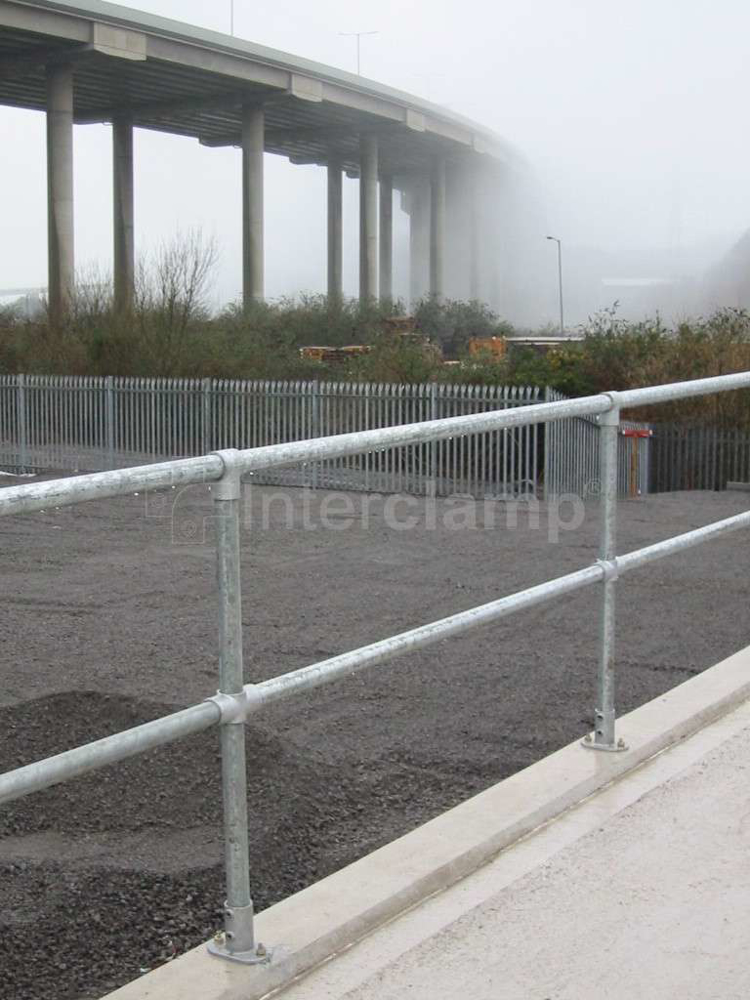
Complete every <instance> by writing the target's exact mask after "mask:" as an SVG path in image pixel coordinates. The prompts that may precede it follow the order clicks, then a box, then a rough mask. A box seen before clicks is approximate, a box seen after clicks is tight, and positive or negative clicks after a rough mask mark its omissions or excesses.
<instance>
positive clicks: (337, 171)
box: [328, 158, 344, 305]
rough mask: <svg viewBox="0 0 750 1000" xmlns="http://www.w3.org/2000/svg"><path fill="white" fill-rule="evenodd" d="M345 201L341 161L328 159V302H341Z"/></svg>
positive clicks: (331, 303)
mask: <svg viewBox="0 0 750 1000" xmlns="http://www.w3.org/2000/svg"><path fill="white" fill-rule="evenodd" d="M343 246H344V239H343V201H342V174H341V163H340V162H339V161H338V160H335V159H333V158H331V159H330V160H329V161H328V303H329V305H333V304H334V303H338V302H341V300H342V298H343V294H344V278H343Z"/></svg>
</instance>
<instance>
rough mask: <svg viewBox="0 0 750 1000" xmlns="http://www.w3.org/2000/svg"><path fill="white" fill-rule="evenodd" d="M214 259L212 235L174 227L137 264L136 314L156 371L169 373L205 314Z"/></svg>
mask: <svg viewBox="0 0 750 1000" xmlns="http://www.w3.org/2000/svg"><path fill="white" fill-rule="evenodd" d="M218 259H219V253H218V247H217V244H216V240H215V239H214V238H209V239H206V238H205V237H204V235H203V233H202V232H201V231H200V230H188V231H187V232H184V233H178V234H177V236H175V237H174V239H172V240H171V241H170V242H168V243H162V244H161V246H160V247H159V249H158V250H157V251H156V253H154V254H153V255H151V256H150V257H145V258H141V259H140V260H139V261H138V264H137V267H136V287H135V318H136V321H137V322H138V323H139V324H140V329H141V333H142V336H143V339H144V341H145V344H144V346H146V347H147V348H148V349H149V353H151V356H152V360H153V367H154V374H155V375H170V374H172V372H173V371H174V370H175V369H176V368H177V367H178V366H179V363H180V361H181V360H182V358H183V354H184V351H185V347H186V345H187V343H188V340H189V334H190V332H191V329H192V328H193V327H194V325H195V323H196V322H197V321H199V320H200V319H202V318H206V317H207V316H208V305H207V294H208V291H209V287H210V279H211V275H212V272H213V270H214V268H215V267H216V264H217V262H218Z"/></svg>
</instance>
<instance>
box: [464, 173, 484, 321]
mask: <svg viewBox="0 0 750 1000" xmlns="http://www.w3.org/2000/svg"><path fill="white" fill-rule="evenodd" d="M467 183H468V185H469V297H470V298H471V299H472V300H474V301H476V302H478V301H479V300H480V299H481V298H482V283H481V253H482V236H481V211H480V204H479V178H478V177H477V175H476V171H474V170H471V171H467Z"/></svg>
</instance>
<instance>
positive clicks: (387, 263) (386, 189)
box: [380, 174, 393, 302]
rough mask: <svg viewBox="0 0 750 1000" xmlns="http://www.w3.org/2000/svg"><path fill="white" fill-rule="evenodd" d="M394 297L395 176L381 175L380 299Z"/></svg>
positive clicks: (382, 300) (386, 300) (389, 299)
mask: <svg viewBox="0 0 750 1000" xmlns="http://www.w3.org/2000/svg"><path fill="white" fill-rule="evenodd" d="M392 299H393V177H392V176H391V175H390V174H381V175H380V301H381V302H390V301H391V300H392Z"/></svg>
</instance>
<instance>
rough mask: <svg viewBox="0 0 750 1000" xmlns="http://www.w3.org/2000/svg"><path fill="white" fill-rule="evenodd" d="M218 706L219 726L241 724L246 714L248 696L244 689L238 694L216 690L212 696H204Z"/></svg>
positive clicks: (243, 722)
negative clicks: (219, 714)
mask: <svg viewBox="0 0 750 1000" xmlns="http://www.w3.org/2000/svg"><path fill="white" fill-rule="evenodd" d="M206 701H212V702H213V703H214V705H216V706H218V709H219V711H220V712H221V718H220V719H219V725H221V726H243V725H244V724H245V721H246V719H247V715H248V708H249V703H248V698H247V694H246V692H245V691H241V692H240V693H239V694H224V692H223V691H217V692H216V694H215V695H214V696H213V698H206Z"/></svg>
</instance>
